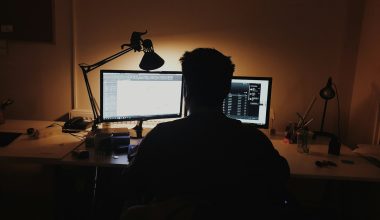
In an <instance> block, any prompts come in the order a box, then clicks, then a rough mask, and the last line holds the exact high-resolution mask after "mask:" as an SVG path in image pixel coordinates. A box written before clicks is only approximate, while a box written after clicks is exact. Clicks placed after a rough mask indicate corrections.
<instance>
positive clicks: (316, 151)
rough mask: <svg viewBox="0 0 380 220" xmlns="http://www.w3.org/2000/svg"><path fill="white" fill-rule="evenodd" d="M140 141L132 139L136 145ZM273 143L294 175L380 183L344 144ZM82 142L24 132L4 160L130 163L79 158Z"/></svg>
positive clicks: (6, 127)
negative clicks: (334, 147)
mask: <svg viewBox="0 0 380 220" xmlns="http://www.w3.org/2000/svg"><path fill="white" fill-rule="evenodd" d="M51 123H52V122H51V121H22V120H7V122H6V123H5V124H2V125H0V131H13V132H22V133H23V132H25V131H26V129H27V128H29V127H34V128H44V127H46V126H48V125H50V124H51ZM137 141H138V140H136V139H132V140H131V143H132V144H136V143H137ZM272 142H273V145H274V146H275V148H276V149H277V150H278V151H279V153H280V154H281V155H282V156H284V157H285V158H286V159H287V161H288V163H289V166H290V172H291V175H292V176H295V177H302V178H319V179H321V178H322V179H336V180H352V181H370V182H380V168H378V167H376V166H375V165H373V164H371V163H369V162H368V161H367V160H365V159H364V158H362V157H359V156H358V155H357V154H356V153H354V152H352V151H351V149H349V148H348V147H346V146H344V145H342V147H341V155H339V156H335V155H329V154H328V153H327V150H328V146H327V145H326V144H311V145H310V152H309V154H303V153H299V152H297V145H295V144H286V143H284V142H283V141H282V140H279V139H273V140H272ZM81 143H82V142H81V141H80V140H79V139H77V138H75V137H73V136H71V135H70V134H65V133H63V134H60V135H56V136H52V137H50V138H45V139H37V140H29V139H27V136H26V135H21V136H20V137H19V138H18V139H16V141H14V142H12V143H11V144H10V145H8V146H7V147H3V148H0V159H1V160H4V159H13V160H14V159H16V160H17V159H18V160H20V161H35V162H49V160H50V161H51V160H54V163H56V164H64V165H78V166H104V167H122V166H126V165H128V163H129V161H128V157H127V155H126V154H121V155H116V156H117V157H114V156H115V155H102V154H99V153H95V150H94V149H93V148H87V150H89V153H90V158H89V159H76V158H75V157H73V156H72V154H71V151H72V150H73V149H75V148H79V149H86V147H85V146H84V144H83V143H82V144H81ZM317 160H320V161H322V160H330V161H333V162H335V163H336V164H337V165H338V166H337V167H332V166H328V167H318V166H316V165H315V162H316V161H317ZM342 160H351V161H353V162H354V164H346V163H343V162H342Z"/></svg>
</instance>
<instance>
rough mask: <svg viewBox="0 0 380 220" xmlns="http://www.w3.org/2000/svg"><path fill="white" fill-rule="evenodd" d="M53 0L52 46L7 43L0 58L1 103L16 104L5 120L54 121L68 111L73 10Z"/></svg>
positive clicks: (62, 0)
mask: <svg viewBox="0 0 380 220" xmlns="http://www.w3.org/2000/svg"><path fill="white" fill-rule="evenodd" d="M70 2H71V1H66V0H55V6H54V17H55V19H54V31H55V39H54V42H51V43H41V42H33V41H8V42H6V43H7V44H8V46H7V47H8V49H7V51H6V52H7V54H5V55H4V54H3V55H0V100H3V99H4V98H11V99H13V100H14V101H15V102H14V104H13V105H12V106H9V107H8V108H7V109H6V112H5V115H6V118H16V119H36V120H37V119H38V120H55V119H57V118H59V117H60V116H62V115H63V114H65V113H67V112H68V111H69V110H70V109H71V105H72V103H71V102H72V98H71V73H72V71H71V62H72V59H71V57H72V49H71V48H72V41H71V39H72V36H71V35H72V31H71V30H72V25H71V23H72V22H71V16H72V7H71V3H70Z"/></svg>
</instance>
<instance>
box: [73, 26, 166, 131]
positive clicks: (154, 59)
mask: <svg viewBox="0 0 380 220" xmlns="http://www.w3.org/2000/svg"><path fill="white" fill-rule="evenodd" d="M146 33H148V31H145V32H133V33H132V35H131V39H130V43H129V44H123V45H121V49H122V51H120V52H118V53H116V54H114V55H111V56H109V57H107V58H105V59H103V60H101V61H99V62H97V63H94V64H92V65H87V64H85V63H81V64H79V66H80V68H81V70H82V73H83V77H84V81H85V83H86V88H87V93H88V97H89V99H90V104H91V109H92V113H93V116H94V121H93V125H92V131H95V130H97V125H98V124H99V123H100V122H101V121H100V117H99V116H100V111H99V105H98V103H97V102H96V100H95V98H94V96H93V94H92V91H91V87H90V83H89V81H88V78H87V74H88V73H89V72H91V71H92V70H94V69H96V68H98V67H100V66H102V65H104V64H106V63H108V62H110V61H111V60H114V59H116V58H118V57H120V56H121V55H123V54H126V53H128V52H130V51H131V50H133V51H134V52H136V51H137V52H141V51H144V56H143V58H142V59H141V62H140V65H139V66H140V68H141V69H143V70H147V71H149V70H154V69H157V68H160V67H161V66H162V65H164V63H165V61H164V60H163V59H162V58H161V57H160V56H159V55H158V54H156V53H155V52H154V49H153V43H152V41H151V40H149V39H145V40H143V39H142V38H141V36H142V35H144V34H146ZM124 47H127V48H126V49H124Z"/></svg>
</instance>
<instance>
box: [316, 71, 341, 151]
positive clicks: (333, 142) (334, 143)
mask: <svg viewBox="0 0 380 220" xmlns="http://www.w3.org/2000/svg"><path fill="white" fill-rule="evenodd" d="M319 96H321V98H322V99H324V100H325V106H324V108H323V115H322V122H321V128H320V130H319V131H316V132H314V135H313V139H315V138H316V137H317V136H324V137H329V138H330V142H329V149H328V153H329V154H333V155H339V154H340V145H341V143H340V138H339V137H337V136H336V135H334V134H332V133H329V132H324V131H323V125H324V122H325V116H326V109H327V102H328V101H329V100H330V99H332V98H334V97H335V91H334V89H333V87H332V79H331V77H329V79H328V80H327V84H326V86H325V87H324V88H322V89H321V90H320V91H319Z"/></svg>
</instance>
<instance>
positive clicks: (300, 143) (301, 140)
mask: <svg viewBox="0 0 380 220" xmlns="http://www.w3.org/2000/svg"><path fill="white" fill-rule="evenodd" d="M296 134H297V151H298V152H300V153H306V154H307V153H309V143H308V134H309V132H308V130H306V129H299V130H297V132H296Z"/></svg>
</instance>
